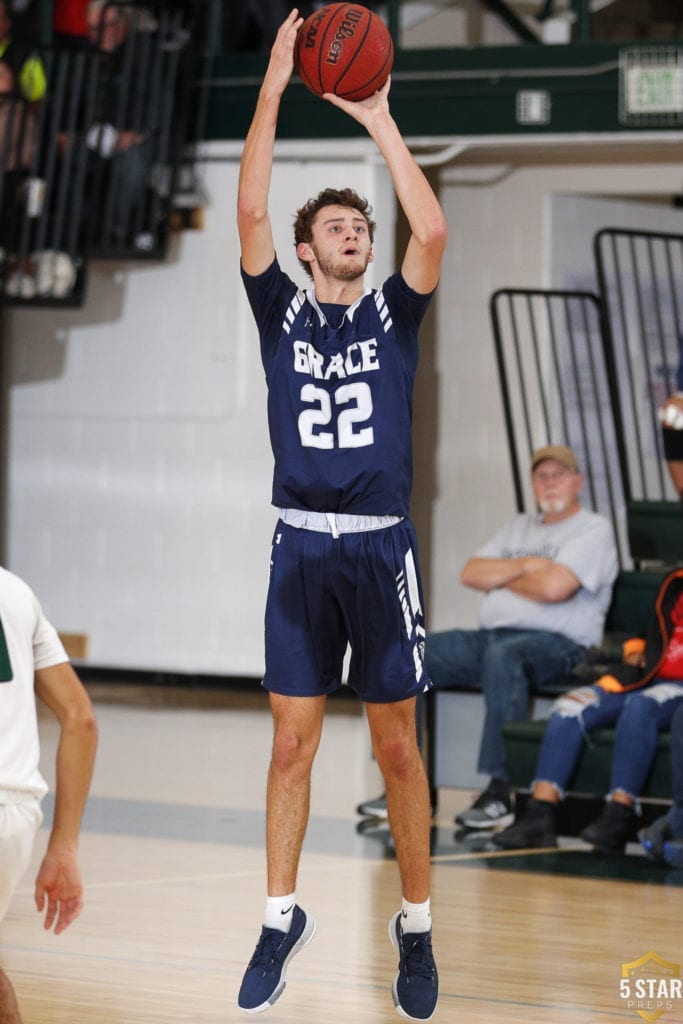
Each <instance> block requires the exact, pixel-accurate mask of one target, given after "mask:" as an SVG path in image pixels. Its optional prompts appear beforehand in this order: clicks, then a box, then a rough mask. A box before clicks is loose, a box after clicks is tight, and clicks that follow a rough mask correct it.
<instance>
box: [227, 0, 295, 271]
mask: <svg viewBox="0 0 683 1024" xmlns="http://www.w3.org/2000/svg"><path fill="white" fill-rule="evenodd" d="M302 22H303V18H300V17H299V12H298V11H297V9H296V8H294V10H293V11H291V13H290V14H289V16H288V18H287V19H286V20H285V21H284V22H283V23H282V25H281V26H280V28H279V30H278V33H277V36H276V37H275V42H274V43H273V47H272V49H271V51H270V60H269V62H268V68H267V69H266V73H265V75H264V78H263V84H262V85H261V89H260V90H259V96H258V101H257V103H256V110H255V111H254V117H253V119H252V122H251V126H250V128H249V131H248V133H247V137H246V140H245V143H244V149H243V150H242V160H241V163H240V176H239V184H238V188H237V229H238V231H239V236H240V246H241V250H242V266H243V268H244V270H245V271H246V272H247V273H248V274H253V275H256V274H261V273H263V271H264V270H266V269H267V268H268V267H269V266H270V264H271V263H272V262H273V258H274V256H275V244H274V242H273V232H272V227H271V222H270V216H269V214H268V193H269V191H270V179H271V174H272V169H273V152H274V148H275V132H276V128H277V118H278V113H279V111H280V101H281V99H282V94H283V93H284V91H285V89H286V87H287V83H288V82H289V80H290V78H291V77H292V72H293V71H294V43H295V41H296V34H297V32H298V30H299V27H300V26H301V24H302Z"/></svg>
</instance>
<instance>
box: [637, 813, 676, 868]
mask: <svg viewBox="0 0 683 1024" xmlns="http://www.w3.org/2000/svg"><path fill="white" fill-rule="evenodd" d="M670 838H671V829H670V828H669V819H668V818H667V816H666V814H665V815H664V816H663V817H661V818H657V820H656V821H653V822H652V824H651V825H648V827H647V828H641V830H640V832H639V833H638V839H639V840H640V842H641V844H642V847H643V849H644V850H645V853H646V854H647V856H648V858H649V859H650V860H653V861H656V862H658V863H660V864H661V863H662V861H663V860H664V841H665V840H666V839H670Z"/></svg>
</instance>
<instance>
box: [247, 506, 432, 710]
mask: <svg viewBox="0 0 683 1024" xmlns="http://www.w3.org/2000/svg"><path fill="white" fill-rule="evenodd" d="M424 640H425V622H424V600H423V596H422V584H421V581H420V571H419V566H418V560H417V543H416V539H415V531H414V529H413V525H412V523H411V522H410V521H409V520H407V519H403V520H401V522H399V523H396V524H395V525H394V526H389V527H386V528H384V529H379V530H364V531H362V532H358V533H342V534H341V535H340V536H339V537H337V538H334V537H333V536H332V534H331V533H323V532H317V531H314V530H306V529H299V528H297V527H295V526H291V525H288V524H286V523H283V522H282V521H281V520H280V521H279V522H278V525H277V527H276V528H275V533H274V536H273V547H272V552H271V567H270V584H269V588H268V600H267V602H266V615H265V648H266V651H265V653H266V672H265V676H264V679H263V686H264V687H265V689H266V690H270V691H272V692H273V693H279V694H284V695H287V696H292V697H316V696H322V695H324V694H328V693H332V692H333V691H334V690H336V689H338V687H339V686H340V685H341V682H342V664H343V660H344V655H345V652H346V648H347V644H348V645H350V647H351V660H350V664H349V679H348V681H349V685H350V686H351V687H353V689H354V690H355V691H356V693H357V694H358V695H359V696H360V698H361V699H362V700H364V701H367V702H369V703H376V704H386V703H390V702H392V701H399V700H405V699H407V698H408V697H413V696H415V695H416V694H417V693H419V692H421V691H422V690H425V689H427V688H428V687H429V686H430V683H429V680H428V678H427V676H426V674H425V670H424Z"/></svg>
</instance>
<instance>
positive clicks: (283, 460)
mask: <svg viewBox="0 0 683 1024" xmlns="http://www.w3.org/2000/svg"><path fill="white" fill-rule="evenodd" d="M242 279H243V281H244V285H245V288H246V291H247V296H248V298H249V302H250V305H251V308H252V310H253V313H254V317H255V319H256V323H257V326H258V330H259V336H260V340H261V358H262V361H263V366H264V369H265V373H266V382H267V385H268V425H269V429H270V442H271V445H272V448H273V455H274V457H275V471H274V477H273V504H274V505H276V506H277V507H278V508H299V509H306V510H308V511H313V512H348V513H354V514H356V515H407V514H408V505H409V501H410V490H411V485H412V404H413V399H412V396H413V380H414V376H415V370H416V368H417V356H418V340H417V332H418V328H419V325H420V322H421V321H422V318H423V317H424V315H425V312H426V310H427V307H428V305H429V300H430V298H431V296H429V295H420V294H418V293H417V292H415V291H413V290H412V289H411V288H409V287H408V285H407V284H406V282H405V281H404V279H403V277H402V276H401V274H393V275H392V276H391V277H389V278H388V279H387V280H386V281H385V282H384V285H383V286H382V288H380V289H379V290H372V291H370V290H368V291H367V292H366V293H365V294H364V295H363V296H362V297H361V298H360V299H358V300H357V301H356V302H355V303H354V304H353V305H352V306H348V307H345V306H335V305H330V306H327V305H325V306H323V307H322V308H321V306H319V305H318V303H317V302H316V299H315V295H314V292H313V289H310V290H308V291H306V292H304V291H301V290H299V289H297V286H296V285H295V284H294V282H293V281H292V280H291V279H290V278H289V277H288V276H287V274H285V273H284V271H282V270H281V268H280V266H279V264H278V262H277V259H276V260H274V261H273V263H272V264H271V266H270V267H269V268H268V270H266V271H265V272H264V273H263V274H260V275H258V276H257V277H251V276H249V275H248V274H245V272H244V271H242Z"/></svg>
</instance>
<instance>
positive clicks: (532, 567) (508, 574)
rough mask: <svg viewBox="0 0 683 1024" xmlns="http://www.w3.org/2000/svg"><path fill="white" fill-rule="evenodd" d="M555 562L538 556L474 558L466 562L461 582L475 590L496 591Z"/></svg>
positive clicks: (461, 574)
mask: <svg viewBox="0 0 683 1024" xmlns="http://www.w3.org/2000/svg"><path fill="white" fill-rule="evenodd" d="M550 565H553V562H551V561H549V559H547V558H539V557H537V556H536V555H525V556H523V557H521V558H479V557H478V556H476V555H475V556H474V557H473V558H470V559H468V561H467V562H465V565H464V566H463V568H462V571H461V573H460V582H461V583H463V584H464V585H465V586H466V587H472V589H473V590H482V591H484V592H488V591H489V590H496V589H497V588H498V587H505V586H507V585H508V584H510V583H512V582H513V581H514V580H516V579H519V577H520V576H523V575H524V574H525V573H529V572H536V571H537V570H539V569H544V568H546V567H547V566H550Z"/></svg>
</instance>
